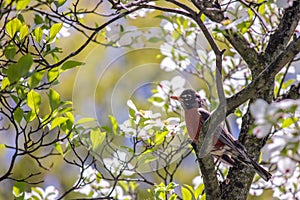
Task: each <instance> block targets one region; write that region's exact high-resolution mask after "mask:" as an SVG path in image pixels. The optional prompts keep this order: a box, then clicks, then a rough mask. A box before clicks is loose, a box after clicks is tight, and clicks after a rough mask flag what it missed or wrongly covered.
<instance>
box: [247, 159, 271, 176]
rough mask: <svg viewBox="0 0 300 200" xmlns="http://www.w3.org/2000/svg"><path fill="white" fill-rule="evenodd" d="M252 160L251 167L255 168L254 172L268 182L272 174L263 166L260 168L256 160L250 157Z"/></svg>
mask: <svg viewBox="0 0 300 200" xmlns="http://www.w3.org/2000/svg"><path fill="white" fill-rule="evenodd" d="M249 158H250V160H251V165H252V166H253V168H254V170H255V171H256V173H258V175H260V177H262V178H263V179H264V180H265V181H268V180H269V179H270V178H271V177H272V174H271V173H270V172H268V171H267V170H265V169H264V168H263V167H262V166H260V165H259V164H258V163H257V162H256V161H255V160H253V159H252V158H251V157H249Z"/></svg>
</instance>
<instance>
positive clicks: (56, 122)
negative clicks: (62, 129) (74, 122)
mask: <svg viewBox="0 0 300 200" xmlns="http://www.w3.org/2000/svg"><path fill="white" fill-rule="evenodd" d="M68 119H69V118H68V117H56V118H55V119H54V120H53V121H52V122H51V130H52V129H54V128H55V127H57V126H60V125H61V124H63V123H65V122H66V121H67V120H68Z"/></svg>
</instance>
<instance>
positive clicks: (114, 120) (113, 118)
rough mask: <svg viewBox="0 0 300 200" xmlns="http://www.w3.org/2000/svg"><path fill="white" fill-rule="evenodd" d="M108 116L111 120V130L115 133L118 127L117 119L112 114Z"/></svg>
mask: <svg viewBox="0 0 300 200" xmlns="http://www.w3.org/2000/svg"><path fill="white" fill-rule="evenodd" d="M108 117H109V119H110V122H111V124H112V128H113V132H114V134H116V133H117V130H118V127H119V125H118V121H117V120H116V118H115V117H114V116H112V115H109V116H108Z"/></svg>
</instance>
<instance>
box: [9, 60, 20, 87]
mask: <svg viewBox="0 0 300 200" xmlns="http://www.w3.org/2000/svg"><path fill="white" fill-rule="evenodd" d="M6 74H7V78H8V80H9V82H10V83H14V82H15V81H17V80H19V79H20V78H21V74H20V70H19V68H18V65H17V64H12V65H9V66H8V68H7V72H6Z"/></svg>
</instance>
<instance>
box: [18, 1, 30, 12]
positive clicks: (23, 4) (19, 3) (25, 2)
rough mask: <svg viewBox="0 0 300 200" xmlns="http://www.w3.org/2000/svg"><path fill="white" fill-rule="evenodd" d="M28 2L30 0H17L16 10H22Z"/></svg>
mask: <svg viewBox="0 0 300 200" xmlns="http://www.w3.org/2000/svg"><path fill="white" fill-rule="evenodd" d="M29 3H30V0H18V1H17V6H16V8H17V10H22V9H24V8H26V6H27V5H28V4H29Z"/></svg>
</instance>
